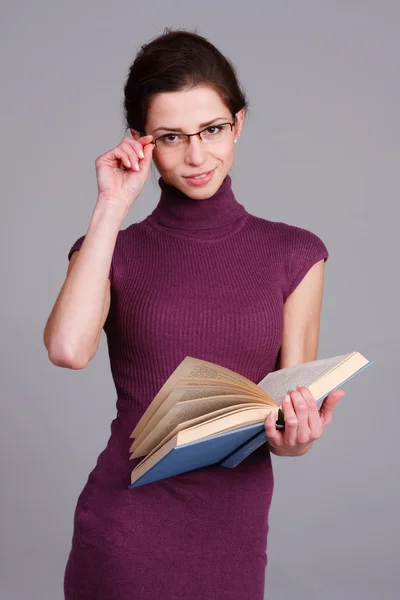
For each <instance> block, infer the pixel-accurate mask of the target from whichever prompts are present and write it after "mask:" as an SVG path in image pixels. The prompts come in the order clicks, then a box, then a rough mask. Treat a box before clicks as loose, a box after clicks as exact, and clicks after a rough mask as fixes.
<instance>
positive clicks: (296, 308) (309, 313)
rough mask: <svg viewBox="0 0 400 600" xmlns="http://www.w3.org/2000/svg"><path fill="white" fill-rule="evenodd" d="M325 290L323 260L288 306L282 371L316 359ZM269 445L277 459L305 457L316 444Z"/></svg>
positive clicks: (282, 349)
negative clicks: (280, 446) (294, 446)
mask: <svg viewBox="0 0 400 600" xmlns="http://www.w3.org/2000/svg"><path fill="white" fill-rule="evenodd" d="M323 287H324V260H320V261H318V262H317V263H316V264H315V265H313V266H312V267H311V269H310V270H309V271H308V272H307V274H306V275H305V276H304V278H303V279H302V281H301V282H300V283H299V285H298V286H297V287H296V289H295V290H294V291H293V292H292V293H291V294H290V296H289V297H288V298H287V300H286V302H285V304H284V307H283V321H284V326H283V338H282V344H281V348H280V355H279V365H278V368H279V369H284V368H286V367H291V366H293V365H298V364H301V363H303V362H308V361H312V360H316V358H317V353H318V339H319V329H320V315H321V309H322V297H323ZM268 446H269V449H270V451H271V452H272V453H273V454H275V455H277V456H301V455H303V454H305V453H306V452H308V450H310V448H311V446H312V442H309V443H308V444H307V445H306V446H304V447H303V448H302V449H298V448H287V447H282V448H276V447H272V446H271V445H270V444H268Z"/></svg>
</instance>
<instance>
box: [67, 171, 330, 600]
mask: <svg viewBox="0 0 400 600" xmlns="http://www.w3.org/2000/svg"><path fill="white" fill-rule="evenodd" d="M159 185H160V188H161V195H160V199H159V202H158V204H157V206H156V208H155V209H154V210H153V212H152V213H151V214H150V215H149V216H148V217H147V218H146V219H145V220H144V221H141V222H140V223H134V224H132V225H130V226H129V227H127V228H126V229H124V230H122V231H120V232H119V234H118V238H117V242H116V246H115V250H114V255H113V259H112V265H111V271H110V279H111V307H110V312H109V315H108V318H107V321H106V323H105V325H104V330H105V333H106V336H107V343H108V349H109V356H110V365H111V371H112V375H113V378H114V382H115V387H116V392H117V399H116V407H117V410H118V413H117V417H116V418H115V419H114V420H113V422H112V423H111V436H110V438H109V441H108V444H107V447H106V448H105V450H104V451H103V452H102V453H101V454H100V456H99V458H98V461H97V464H96V466H95V468H94V469H93V471H92V472H91V473H90V475H89V478H88V482H87V483H86V485H85V487H84V489H83V490H82V492H81V495H80V496H79V499H78V502H77V507H76V511H75V517H74V535H73V540H72V549H71V553H70V556H69V560H68V564H67V568H66V573H65V594H66V598H67V600H76V599H77V598H82V599H83V598H85V600H91V599H93V600H94V599H96V600H103V599H104V600H106V599H107V600H113V599H114V598H115V600H117V599H118V600H156V599H158V598H163V600H181V599H182V600H186V599H189V598H191V599H193V600H196V599H199V600H200V599H201V600H208V599H210V600H211V599H214V598H215V599H218V600H245V599H249V600H262V598H263V593H264V575H265V567H266V564H267V555H266V543H267V533H268V529H269V526H268V512H269V507H270V502H271V498H272V491H273V473H272V467H271V458H270V455H269V452H268V449H267V446H266V445H264V446H263V447H261V448H259V449H258V450H257V451H256V452H254V453H253V454H252V455H250V456H249V457H248V458H247V459H246V460H245V461H244V462H243V463H241V465H239V466H238V467H236V468H234V469H225V468H223V467H219V466H217V465H214V466H210V467H205V468H202V469H198V470H196V471H192V472H191V473H183V474H181V475H177V476H174V477H171V478H168V479H165V480H162V481H159V482H154V483H152V484H149V485H145V486H142V487H139V488H134V489H132V490H128V489H127V486H128V485H129V482H130V472H131V470H132V469H133V467H134V466H135V464H137V461H138V459H137V460H133V461H131V460H129V446H130V444H131V441H132V440H130V438H129V436H130V434H131V432H132V430H133V428H134V426H135V425H136V423H137V422H138V420H139V418H140V416H141V415H142V414H143V412H144V411H145V410H146V408H147V406H148V405H149V403H150V402H151V400H152V399H153V398H154V396H155V395H156V393H157V392H158V390H159V389H160V387H161V386H162V385H163V383H165V381H166V380H167V379H168V377H169V376H170V374H171V373H172V372H173V370H174V369H175V368H176V367H177V366H178V365H179V363H180V362H181V361H182V360H183V359H184V358H185V356H194V357H198V358H200V359H204V360H208V361H211V362H215V363H217V364H219V365H222V366H224V367H227V368H229V369H232V370H234V371H237V372H238V373H241V374H242V375H244V376H245V377H247V378H249V379H251V380H252V381H254V382H255V383H258V382H259V381H260V380H261V379H262V378H263V377H265V376H266V375H267V374H268V373H269V372H270V371H273V370H275V369H276V366H277V360H278V355H279V348H280V345H281V341H282V334H283V304H284V302H285V300H286V298H287V297H288V295H289V294H290V293H291V292H292V291H293V290H294V289H295V288H296V286H297V285H298V284H299V282H300V281H301V280H302V279H303V277H304V275H305V274H306V273H307V271H308V270H309V269H310V268H311V266H312V265H313V264H315V263H316V262H317V261H318V260H321V259H325V260H326V259H327V258H328V251H327V248H326V246H325V244H324V243H323V242H322V240H321V239H320V238H319V237H317V236H316V235H315V234H313V233H312V232H310V231H308V230H305V229H302V228H299V227H295V226H292V225H287V224H286V223H281V222H273V221H269V220H267V219H262V218H260V217H256V216H254V215H251V214H249V213H248V212H247V210H246V209H245V208H244V206H243V205H242V204H240V203H239V202H238V201H237V200H236V198H235V196H234V193H233V191H232V181H231V178H230V176H229V175H228V176H227V177H226V178H225V180H224V182H223V183H222V185H221V187H220V188H219V190H218V191H217V192H216V193H215V194H214V195H213V196H211V197H210V198H208V199H205V200H193V199H191V198H189V197H188V196H186V195H185V194H183V193H182V192H180V191H179V190H177V189H176V188H175V187H173V186H170V185H168V184H167V183H166V182H165V181H164V180H163V179H162V178H160V180H159ZM83 239H84V237H81V238H79V239H78V240H77V241H76V242H75V244H74V245H73V246H72V248H71V250H70V252H69V257H71V255H72V253H73V252H74V251H75V250H78V249H79V248H80V246H81V243H82V241H83Z"/></svg>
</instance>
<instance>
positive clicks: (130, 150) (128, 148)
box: [119, 142, 144, 171]
mask: <svg viewBox="0 0 400 600" xmlns="http://www.w3.org/2000/svg"><path fill="white" fill-rule="evenodd" d="M139 145H140V144H139ZM119 147H120V148H121V149H122V150H124V151H125V152H126V153H127V155H128V156H129V160H130V163H131V165H132V169H133V170H135V171H139V170H140V167H139V156H138V152H139V151H138V150H137V149H136V147H135V148H134V147H133V146H132V145H131V144H128V142H121V143H120V145H119ZM140 148H142V146H141V145H140ZM140 152H141V153H142V154H143V150H140ZM143 156H144V154H143Z"/></svg>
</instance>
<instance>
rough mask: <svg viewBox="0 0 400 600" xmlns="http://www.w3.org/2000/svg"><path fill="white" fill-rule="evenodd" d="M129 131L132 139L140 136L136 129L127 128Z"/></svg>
mask: <svg viewBox="0 0 400 600" xmlns="http://www.w3.org/2000/svg"><path fill="white" fill-rule="evenodd" d="M129 131H130V132H131V135H132V137H133V139H134V140H138V139H139V138H140V137H141V135H140V132H139V131H136V129H131V128H129Z"/></svg>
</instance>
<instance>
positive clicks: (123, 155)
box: [112, 146, 132, 169]
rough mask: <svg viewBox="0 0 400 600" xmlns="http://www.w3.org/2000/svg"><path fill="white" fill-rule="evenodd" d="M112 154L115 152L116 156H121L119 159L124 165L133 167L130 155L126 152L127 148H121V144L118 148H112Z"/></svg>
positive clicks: (129, 167) (128, 167)
mask: <svg viewBox="0 0 400 600" xmlns="http://www.w3.org/2000/svg"><path fill="white" fill-rule="evenodd" d="M112 154H114V157H115V158H119V160H120V161H121V163H122V164H123V165H124V167H126V168H127V169H131V168H132V164H131V162H130V158H129V155H128V154H127V153H126V152H125V150H124V149H123V148H120V146H117V147H116V148H114V149H113V150H112Z"/></svg>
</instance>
